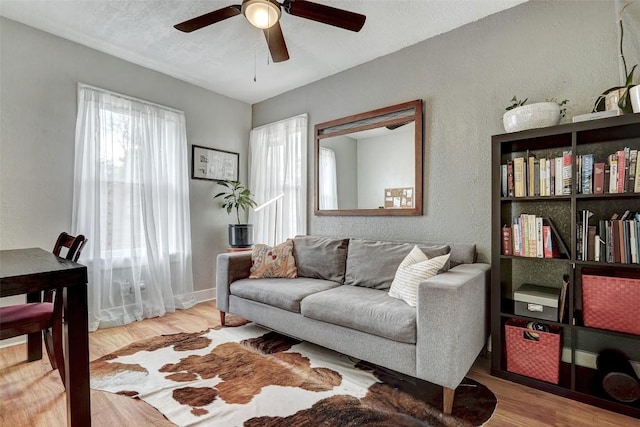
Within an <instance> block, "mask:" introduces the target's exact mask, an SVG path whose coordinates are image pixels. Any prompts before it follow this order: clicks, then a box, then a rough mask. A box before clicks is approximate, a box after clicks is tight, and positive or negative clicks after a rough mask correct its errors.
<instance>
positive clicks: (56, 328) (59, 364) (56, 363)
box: [43, 317, 66, 387]
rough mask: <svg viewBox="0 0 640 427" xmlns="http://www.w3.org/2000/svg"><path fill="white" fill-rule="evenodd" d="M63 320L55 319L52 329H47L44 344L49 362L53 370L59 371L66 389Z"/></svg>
mask: <svg viewBox="0 0 640 427" xmlns="http://www.w3.org/2000/svg"><path fill="white" fill-rule="evenodd" d="M62 327H63V325H62V319H59V318H56V317H54V319H53V326H52V327H51V328H50V329H45V330H44V331H43V333H44V337H45V340H44V344H45V347H46V349H47V354H48V355H49V361H50V362H51V366H52V367H53V369H56V368H57V369H58V373H59V374H60V379H61V380H62V384H63V385H64V386H65V387H66V382H65V368H64V350H63V348H64V344H63V342H62V333H63V329H62Z"/></svg>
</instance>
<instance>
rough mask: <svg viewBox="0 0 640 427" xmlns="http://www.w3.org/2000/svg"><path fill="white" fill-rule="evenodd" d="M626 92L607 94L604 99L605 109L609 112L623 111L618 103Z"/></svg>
mask: <svg viewBox="0 0 640 427" xmlns="http://www.w3.org/2000/svg"><path fill="white" fill-rule="evenodd" d="M624 92H625V89H616V90H612V91H611V92H609V93H607V94H606V95H605V97H604V109H605V110H607V111H621V110H620V107H619V106H618V102H620V98H622V97H623V96H624Z"/></svg>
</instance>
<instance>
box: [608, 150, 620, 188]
mask: <svg viewBox="0 0 640 427" xmlns="http://www.w3.org/2000/svg"><path fill="white" fill-rule="evenodd" d="M608 163H609V170H610V173H609V193H617V192H618V153H613V154H609V158H608Z"/></svg>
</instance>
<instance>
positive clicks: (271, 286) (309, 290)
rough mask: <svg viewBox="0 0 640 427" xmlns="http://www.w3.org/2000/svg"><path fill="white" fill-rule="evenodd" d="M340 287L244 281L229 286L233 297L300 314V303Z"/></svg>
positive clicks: (315, 282)
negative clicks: (314, 295) (317, 293)
mask: <svg viewBox="0 0 640 427" xmlns="http://www.w3.org/2000/svg"><path fill="white" fill-rule="evenodd" d="M336 286H340V285H338V284H337V283H336V282H332V281H330V280H318V279H307V278H301V277H299V278H297V279H295V280H291V279H242V280H237V281H235V282H233V283H232V284H231V286H229V293H230V294H231V295H235V296H238V297H240V298H245V299H248V300H252V301H256V302H261V303H263V304H267V305H271V306H274V307H278V308H281V309H283V310H287V311H293V312H295V313H300V301H301V300H302V299H303V298H304V297H306V296H308V295H311V294H313V293H316V292H321V291H326V290H327V289H331V288H334V287H336Z"/></svg>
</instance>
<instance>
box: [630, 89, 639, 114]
mask: <svg viewBox="0 0 640 427" xmlns="http://www.w3.org/2000/svg"><path fill="white" fill-rule="evenodd" d="M629 93H630V94H631V107H632V108H633V112H634V113H640V85H637V86H634V87H632V88H631V89H629Z"/></svg>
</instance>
